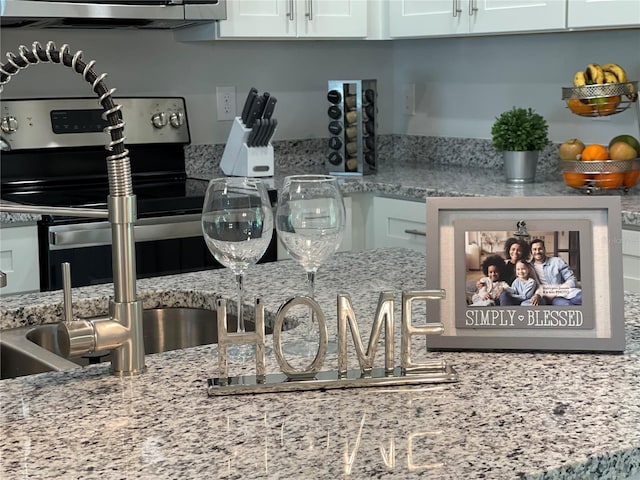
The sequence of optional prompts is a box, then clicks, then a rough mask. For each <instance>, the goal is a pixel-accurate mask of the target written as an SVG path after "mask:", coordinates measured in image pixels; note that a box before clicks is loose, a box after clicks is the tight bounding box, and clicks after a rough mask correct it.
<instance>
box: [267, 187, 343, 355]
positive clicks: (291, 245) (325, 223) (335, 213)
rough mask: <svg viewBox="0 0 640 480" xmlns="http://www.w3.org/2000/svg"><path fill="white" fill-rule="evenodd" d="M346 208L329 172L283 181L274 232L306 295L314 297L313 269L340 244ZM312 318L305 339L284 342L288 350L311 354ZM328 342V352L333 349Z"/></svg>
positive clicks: (312, 347) (332, 343) (335, 347)
mask: <svg viewBox="0 0 640 480" xmlns="http://www.w3.org/2000/svg"><path fill="white" fill-rule="evenodd" d="M345 217H346V213H345V208H344V202H343V200H342V194H341V193H340V188H339V187H338V182H337V181H336V179H335V177H331V176H329V175H292V176H288V177H286V178H285V180H284V186H283V188H282V191H281V192H280V193H279V194H278V207H277V210H276V231H277V232H278V237H279V238H280V241H281V242H282V244H283V246H284V247H285V249H286V250H287V252H288V253H289V255H291V257H292V258H293V259H295V260H296V261H297V262H298V263H299V264H300V265H302V267H303V268H304V270H305V271H306V273H307V283H308V288H309V296H310V297H311V298H314V297H315V278H316V272H317V271H318V268H319V267H320V265H322V263H323V262H324V261H325V260H327V258H329V257H330V256H331V255H333V254H334V253H335V251H336V250H337V249H338V247H339V246H340V243H341V242H342V236H343V234H344V228H345ZM314 323H315V322H314V318H313V314H312V316H311V322H310V324H309V325H308V329H307V332H306V335H305V338H304V339H302V340H301V341H300V342H298V343H296V344H288V345H283V348H284V350H285V351H286V352H287V353H291V354H296V355H300V356H307V357H308V356H313V355H315V352H316V345H317V342H316V341H315V339H314V338H313V337H312V333H313V331H314V328H315V325H314ZM336 349H337V344H336V342H335V341H333V342H330V345H329V346H328V349H327V351H328V352H335V351H336Z"/></svg>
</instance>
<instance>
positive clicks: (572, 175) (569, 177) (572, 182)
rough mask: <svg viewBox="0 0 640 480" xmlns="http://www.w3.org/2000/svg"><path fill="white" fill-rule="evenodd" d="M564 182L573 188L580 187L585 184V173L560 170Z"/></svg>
mask: <svg viewBox="0 0 640 480" xmlns="http://www.w3.org/2000/svg"><path fill="white" fill-rule="evenodd" d="M562 175H563V176H564V183H566V184H567V185H569V186H570V187H573V188H580V187H583V186H584V185H586V184H587V174H586V173H576V172H562Z"/></svg>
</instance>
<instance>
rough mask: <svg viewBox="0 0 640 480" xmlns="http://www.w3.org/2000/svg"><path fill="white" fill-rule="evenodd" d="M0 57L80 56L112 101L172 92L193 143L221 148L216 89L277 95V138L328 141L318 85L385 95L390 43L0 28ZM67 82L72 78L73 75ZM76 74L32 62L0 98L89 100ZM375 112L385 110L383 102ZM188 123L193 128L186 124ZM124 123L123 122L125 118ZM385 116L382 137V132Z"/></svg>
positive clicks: (323, 91)
mask: <svg viewBox="0 0 640 480" xmlns="http://www.w3.org/2000/svg"><path fill="white" fill-rule="evenodd" d="M1 36H2V54H3V55H2V58H3V59H4V58H5V56H4V53H5V52H8V51H11V52H17V49H18V46H19V45H21V44H23V45H25V46H28V47H30V46H31V44H32V43H33V41H34V40H37V41H39V42H40V43H41V44H42V45H43V46H44V45H45V44H46V42H47V41H49V40H53V41H55V43H56V45H57V46H58V47H61V46H62V45H63V44H64V43H67V44H69V46H70V48H71V50H72V51H73V52H75V51H76V50H83V52H84V56H83V59H84V60H85V61H89V60H91V59H94V60H96V62H97V63H96V66H95V67H94V68H95V70H96V72H97V73H102V72H107V73H108V74H109V76H108V77H107V79H106V80H105V81H106V83H107V85H108V86H109V87H110V88H111V87H116V88H117V89H118V91H117V95H120V96H144V95H147V96H152V95H159V96H162V95H176V96H184V97H186V99H187V110H188V114H189V118H190V119H191V120H192V122H191V137H192V143H193V144H212V143H224V141H225V140H226V138H227V136H228V133H229V129H230V127H231V122H229V121H217V120H216V101H215V91H216V86H235V87H236V92H237V98H238V102H237V103H238V106H237V108H238V109H239V110H240V109H241V108H242V103H243V102H244V97H246V94H247V92H248V91H249V88H251V87H252V86H255V87H256V88H258V90H259V91H260V92H263V91H268V92H270V93H271V94H272V95H274V96H275V97H276V98H278V105H277V107H276V112H275V117H276V118H277V119H278V131H277V133H276V140H281V139H304V138H314V137H327V136H328V131H327V124H328V120H327V118H328V117H327V114H326V112H327V108H328V106H329V103H328V102H327V99H326V95H327V80H343V79H344V80H350V79H360V78H376V79H379V85H380V88H382V89H384V90H386V91H388V90H390V88H391V86H390V82H391V79H392V70H391V69H392V68H393V64H392V62H391V58H392V53H393V52H392V45H391V43H390V42H313V41H305V42H302V41H300V42H298V41H285V42H260V41H254V42H239V41H214V42H197V43H179V42H176V41H175V40H174V36H173V33H172V32H171V31H139V32H131V31H122V30H95V31H82V30H65V31H60V30H29V31H27V30H6V29H5V30H3V31H2V32H1ZM74 77H76V78H74ZM91 95H92V92H91V89H90V86H89V85H88V84H87V83H85V82H84V81H83V80H82V78H81V77H80V75H76V74H73V73H72V72H71V69H69V68H66V67H62V66H60V65H55V66H53V65H34V66H30V67H29V68H27V69H26V70H24V71H22V72H20V73H19V74H18V75H17V76H16V77H15V78H13V79H12V80H11V82H10V83H9V84H8V85H7V86H6V87H5V92H4V94H3V96H4V97H5V98H21V97H34V96H35V97H63V96H76V97H78V96H91ZM380 108H381V110H382V111H384V112H388V111H390V110H391V109H392V105H391V103H390V99H388V96H381V104H380ZM195 119H197V121H194V120H195ZM125 121H126V117H125ZM391 123H392V120H391V117H390V116H387V117H386V118H385V119H383V120H382V121H381V126H380V128H381V131H384V132H385V133H389V132H391Z"/></svg>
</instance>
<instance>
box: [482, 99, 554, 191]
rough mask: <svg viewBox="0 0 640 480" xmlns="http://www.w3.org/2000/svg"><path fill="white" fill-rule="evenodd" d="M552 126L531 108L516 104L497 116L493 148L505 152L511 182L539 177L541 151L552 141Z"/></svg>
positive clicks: (503, 155)
mask: <svg viewBox="0 0 640 480" xmlns="http://www.w3.org/2000/svg"><path fill="white" fill-rule="evenodd" d="M548 131H549V126H548V125H547V122H546V120H545V119H544V118H543V117H542V115H540V114H538V113H536V112H535V111H534V110H532V109H531V108H518V107H513V108H512V109H511V110H508V111H506V112H503V113H502V114H500V116H498V117H497V118H496V121H495V123H494V124H493V126H492V127H491V136H492V141H493V147H494V148H495V149H496V151H498V152H502V158H503V160H504V168H505V176H506V179H507V182H509V183H531V182H533V181H534V179H535V174H536V167H537V165H538V156H539V154H540V151H541V150H542V149H544V148H545V147H546V146H547V145H548V144H549V138H548Z"/></svg>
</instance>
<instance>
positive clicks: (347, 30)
mask: <svg viewBox="0 0 640 480" xmlns="http://www.w3.org/2000/svg"><path fill="white" fill-rule="evenodd" d="M297 20H298V37H308V38H312V37H325V38H326V37H341V38H357V37H362V38H364V37H366V36H367V0H298V3H297Z"/></svg>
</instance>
